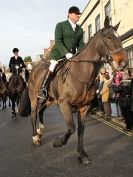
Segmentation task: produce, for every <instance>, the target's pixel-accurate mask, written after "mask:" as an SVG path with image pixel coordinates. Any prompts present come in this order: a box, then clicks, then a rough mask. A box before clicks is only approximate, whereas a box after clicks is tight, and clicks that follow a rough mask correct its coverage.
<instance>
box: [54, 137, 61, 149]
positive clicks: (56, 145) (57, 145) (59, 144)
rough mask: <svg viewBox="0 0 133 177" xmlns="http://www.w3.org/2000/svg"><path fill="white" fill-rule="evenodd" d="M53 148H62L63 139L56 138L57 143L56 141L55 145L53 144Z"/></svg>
mask: <svg viewBox="0 0 133 177" xmlns="http://www.w3.org/2000/svg"><path fill="white" fill-rule="evenodd" d="M53 146H54V147H55V148H57V147H61V146H62V143H61V138H60V137H56V138H55V141H54V143H53Z"/></svg>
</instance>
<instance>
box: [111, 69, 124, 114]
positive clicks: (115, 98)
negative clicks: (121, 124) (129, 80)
mask: <svg viewBox="0 0 133 177" xmlns="http://www.w3.org/2000/svg"><path fill="white" fill-rule="evenodd" d="M121 80H122V72H121V71H118V72H116V74H115V75H114V76H113V79H112V81H111V83H110V92H112V93H111V95H110V101H111V109H112V115H111V116H113V117H120V116H121V109H120V106H119V95H120V93H118V92H114V89H113V88H114V87H117V86H119V84H120V81H121Z"/></svg>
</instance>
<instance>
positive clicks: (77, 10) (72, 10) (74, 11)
mask: <svg viewBox="0 0 133 177" xmlns="http://www.w3.org/2000/svg"><path fill="white" fill-rule="evenodd" d="M68 13H69V14H71V13H75V14H78V15H79V14H81V13H80V10H79V8H78V7H76V6H72V7H70V8H69V10H68Z"/></svg>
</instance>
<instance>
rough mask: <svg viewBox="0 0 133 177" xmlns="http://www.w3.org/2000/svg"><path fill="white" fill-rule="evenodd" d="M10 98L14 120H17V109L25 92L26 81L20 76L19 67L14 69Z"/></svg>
mask: <svg viewBox="0 0 133 177" xmlns="http://www.w3.org/2000/svg"><path fill="white" fill-rule="evenodd" d="M7 88H8V96H9V100H11V105H12V106H11V107H12V119H16V107H17V106H18V103H19V100H20V98H21V95H22V93H23V90H24V81H23V78H22V77H21V75H20V70H19V66H16V68H15V67H13V68H12V76H11V78H10V79H9V84H8V86H7Z"/></svg>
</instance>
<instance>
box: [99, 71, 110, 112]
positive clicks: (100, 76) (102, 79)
mask: <svg viewBox="0 0 133 177" xmlns="http://www.w3.org/2000/svg"><path fill="white" fill-rule="evenodd" d="M106 73H107V72H106V69H105V68H101V70H100V72H99V76H98V78H97V86H96V87H97V90H96V96H97V102H98V108H97V109H98V110H97V111H99V112H101V113H103V112H104V108H103V103H102V100H101V94H100V92H101V90H102V88H103V83H104V76H105V74H106Z"/></svg>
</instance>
